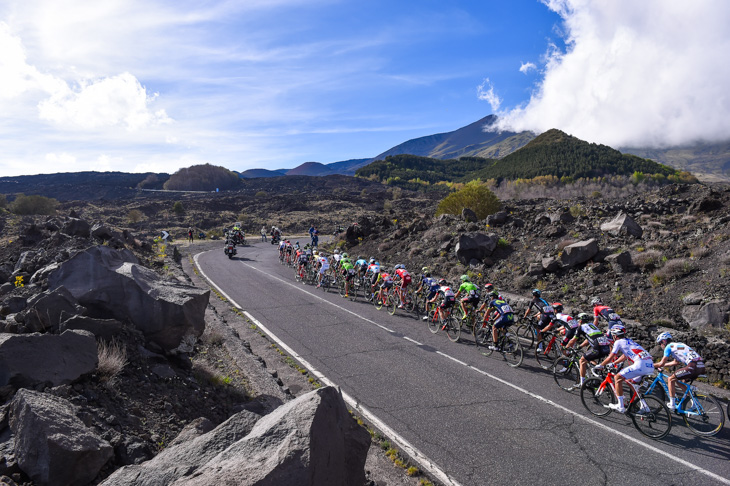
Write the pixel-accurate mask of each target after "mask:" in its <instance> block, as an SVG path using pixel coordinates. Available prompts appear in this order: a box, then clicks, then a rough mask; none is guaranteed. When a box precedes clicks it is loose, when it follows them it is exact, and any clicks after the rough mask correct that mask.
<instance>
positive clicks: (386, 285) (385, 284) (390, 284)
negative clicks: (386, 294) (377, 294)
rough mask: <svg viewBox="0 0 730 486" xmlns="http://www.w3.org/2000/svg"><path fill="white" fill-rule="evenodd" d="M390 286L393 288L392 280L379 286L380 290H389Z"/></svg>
mask: <svg viewBox="0 0 730 486" xmlns="http://www.w3.org/2000/svg"><path fill="white" fill-rule="evenodd" d="M392 286H393V281H392V280H390V281H388V282H386V281H383V283H381V284H380V288H381V289H389V288H391V287H392Z"/></svg>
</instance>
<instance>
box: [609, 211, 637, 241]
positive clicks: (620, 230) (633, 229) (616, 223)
mask: <svg viewBox="0 0 730 486" xmlns="http://www.w3.org/2000/svg"><path fill="white" fill-rule="evenodd" d="M601 231H605V232H606V233H609V234H611V235H613V236H623V235H631V236H635V237H636V238H641V235H643V234H644V230H643V229H642V228H641V226H639V225H638V224H637V223H636V222H635V221H634V220H633V219H631V217H630V216H629V215H628V214H626V213H619V214H618V216H616V217H615V218H613V219H612V220H611V221H609V222H608V223H603V224H602V225H601Z"/></svg>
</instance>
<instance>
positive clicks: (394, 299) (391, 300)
mask: <svg viewBox="0 0 730 486" xmlns="http://www.w3.org/2000/svg"><path fill="white" fill-rule="evenodd" d="M399 301H400V297H398V296H397V295H396V294H394V293H393V292H391V293H389V294H388V297H386V298H385V307H386V308H387V309H388V314H390V315H391V316H392V315H393V314H395V310H396V309H397V308H398V302H399Z"/></svg>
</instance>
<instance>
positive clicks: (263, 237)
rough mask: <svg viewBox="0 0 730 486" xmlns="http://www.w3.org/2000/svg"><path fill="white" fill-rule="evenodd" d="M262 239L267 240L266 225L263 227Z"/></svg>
mask: <svg viewBox="0 0 730 486" xmlns="http://www.w3.org/2000/svg"><path fill="white" fill-rule="evenodd" d="M261 241H266V226H265V225H264V226H262V227H261Z"/></svg>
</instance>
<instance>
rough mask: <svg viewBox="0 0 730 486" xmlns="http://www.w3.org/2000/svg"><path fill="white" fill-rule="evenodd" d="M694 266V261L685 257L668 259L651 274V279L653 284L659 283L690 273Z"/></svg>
mask: <svg viewBox="0 0 730 486" xmlns="http://www.w3.org/2000/svg"><path fill="white" fill-rule="evenodd" d="M696 268H697V266H696V265H695V263H694V262H692V261H691V260H689V259H687V258H675V259H672V260H668V261H667V262H666V263H665V264H664V266H662V268H660V269H659V270H657V271H656V272H654V273H653V274H652V276H651V281H652V283H653V284H654V285H660V284H663V283H665V282H667V281H669V280H672V279H675V278H679V277H683V276H684V275H687V274H689V273H692V271H694V270H695V269H696Z"/></svg>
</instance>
